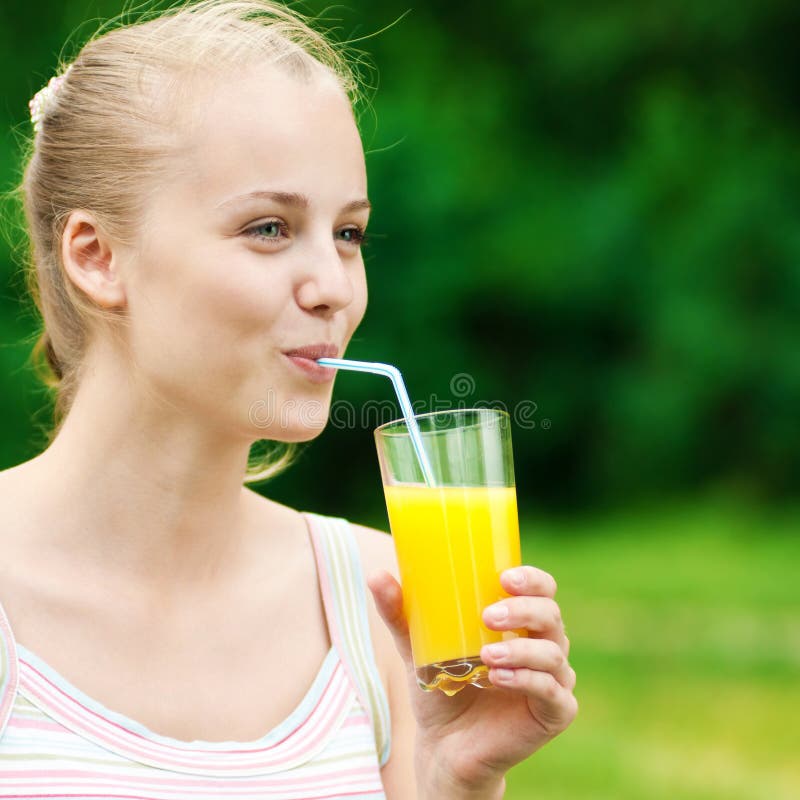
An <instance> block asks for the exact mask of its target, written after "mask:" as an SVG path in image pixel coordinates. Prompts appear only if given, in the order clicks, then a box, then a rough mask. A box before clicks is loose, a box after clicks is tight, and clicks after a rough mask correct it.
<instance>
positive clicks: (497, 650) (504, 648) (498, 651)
mask: <svg viewBox="0 0 800 800" xmlns="http://www.w3.org/2000/svg"><path fill="white" fill-rule="evenodd" d="M486 655H488V656H489V658H498V659H499V658H505V657H506V656H507V655H508V645H506V644H503V643H502V642H499V643H498V644H487V645H486Z"/></svg>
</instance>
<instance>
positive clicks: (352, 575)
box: [0, 513, 390, 800]
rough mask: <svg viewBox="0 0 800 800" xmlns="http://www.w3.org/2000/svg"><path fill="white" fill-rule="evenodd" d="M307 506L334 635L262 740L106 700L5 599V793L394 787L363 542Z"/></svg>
mask: <svg viewBox="0 0 800 800" xmlns="http://www.w3.org/2000/svg"><path fill="white" fill-rule="evenodd" d="M304 517H305V519H306V523H307V525H308V528H309V532H310V536H311V540H312V542H313V545H314V553H315V557H316V561H317V572H318V575H319V581H320V587H321V591H322V597H323V601H324V605H325V615H326V618H327V622H328V629H329V631H330V637H331V642H332V644H331V648H330V650H329V651H328V654H327V656H326V657H325V659H324V661H323V664H322V667H321V668H320V670H319V673H318V674H317V676H316V678H315V679H314V682H313V684H312V686H311V688H310V689H309V690H308V692H307V693H306V695H305V697H303V699H302V700H301V701H300V704H299V705H298V706H297V707H296V708H295V709H294V711H293V712H292V713H291V714H290V715H289V716H288V717H287V718H286V719H285V720H283V722H281V723H280V724H279V725H278V726H277V727H275V728H273V729H272V730H271V731H269V732H268V733H266V734H265V735H264V736H263V737H261V738H260V739H257V740H256V741H250V742H233V741H228V742H204V741H199V740H196V741H192V742H184V741H180V740H178V739H172V738H169V737H166V736H160V735H158V734H156V733H153V732H152V731H150V730H149V729H148V728H146V727H144V726H143V725H141V724H139V723H138V722H135V721H134V720H132V719H129V718H128V717H125V716H123V715H122V714H118V713H116V712H115V711H111V710H109V709H108V708H105V707H104V706H102V705H101V704H100V703H98V702H97V701H96V700H93V699H92V698H91V697H88V696H87V695H85V694H84V693H83V692H81V691H80V690H79V689H77V688H75V687H74V686H73V685H71V684H70V683H69V682H68V681H67V680H65V679H64V678H63V677H62V676H61V675H59V674H58V673H57V672H55V670H53V669H51V668H50V667H49V666H48V665H47V664H46V663H45V662H43V661H42V660H41V659H40V658H38V657H37V656H36V655H35V654H34V653H32V652H30V651H29V650H27V649H26V648H25V647H23V646H22V645H19V644H16V643H15V641H14V637H13V635H12V632H11V628H10V625H9V623H8V619H7V617H6V615H5V613H4V611H3V608H2V606H1V605H0V798H4V799H7V798H34V797H36V798H56V799H60V798H125V800H188V799H189V798H193V799H194V798H213V800H233V798H249V800H261V799H262V798H263V799H264V800H266V799H267V798H268V799H269V800H323V798H324V800H334V799H335V798H347V800H358V798H363V800H379V798H381V799H384V798H385V795H384V792H383V785H382V783H381V777H380V768H381V767H382V766H383V765H384V764H385V763H386V761H387V759H388V757H389V748H390V725H389V708H388V703H387V699H386V695H385V692H384V689H383V685H382V683H381V681H380V678H379V677H378V670H377V666H376V664H375V659H374V654H373V650H372V644H371V639H370V634H369V627H368V621H367V606H366V589H365V583H364V578H363V573H362V570H361V562H360V558H359V553H358V548H357V544H356V542H355V539H354V536H353V532H352V531H351V529H350V526H349V523H348V522H347V521H346V520H344V519H340V518H336V517H325V516H320V515H318V514H310V513H305V514H304ZM265 624H266V621H265ZM224 700H225V697H224V694H221V696H220V702H221V703H222V702H224Z"/></svg>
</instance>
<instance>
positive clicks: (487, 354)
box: [0, 0, 800, 800]
mask: <svg viewBox="0 0 800 800" xmlns="http://www.w3.org/2000/svg"><path fill="white" fill-rule="evenodd" d="M300 8H301V10H302V9H305V10H307V11H310V12H312V13H319V12H322V11H325V10H326V9H327V13H326V17H325V18H326V19H327V20H328V24H329V26H333V27H335V28H336V29H337V31H338V33H339V36H340V38H351V39H352V38H358V37H362V36H370V34H373V33H374V32H376V31H379V30H381V29H383V28H384V27H386V26H387V25H390V24H391V23H393V22H394V21H396V20H398V18H400V17H401V16H402V19H401V20H400V21H399V22H398V23H397V24H396V25H393V26H392V27H390V28H389V29H388V30H385V31H383V32H382V33H380V34H379V35H377V36H370V38H368V39H367V40H365V41H363V42H360V43H358V45H357V46H359V47H362V48H363V49H365V50H367V51H368V52H369V53H370V54H371V56H372V60H373V61H374V63H375V65H376V67H377V71H373V72H372V73H371V74H370V75H368V77H369V79H370V80H371V82H372V83H373V84H376V85H378V89H377V92H376V94H375V96H374V99H373V101H372V105H371V107H370V108H369V109H368V110H367V111H365V113H363V114H362V117H361V127H362V132H363V137H364V142H365V147H366V148H367V150H368V151H369V153H368V156H367V164H368V170H369V175H370V197H371V199H372V202H373V204H374V213H373V218H372V222H371V223H370V232H371V234H372V239H371V243H370V244H369V246H368V248H367V250H366V251H365V252H366V263H367V273H368V280H369V286H370V306H369V309H368V311H367V316H366V318H365V320H364V322H363V324H362V327H361V329H360V330H359V331H358V333H357V334H356V337H355V338H354V340H353V343H352V345H351V347H350V349H349V350H348V355H350V356H352V357H354V358H364V359H372V360H385V361H389V362H393V363H396V364H397V365H398V366H400V368H401V369H402V371H403V373H404V375H405V376H406V381H407V384H408V386H409V390H410V392H411V394H412V397H413V398H415V399H417V400H419V401H421V402H424V403H425V404H426V405H427V406H428V407H431V406H432V405H434V404H438V405H439V407H444V406H448V405H449V406H452V405H456V404H459V403H461V404H464V405H467V406H470V405H474V404H475V403H476V402H495V403H496V402H502V403H503V404H504V405H505V406H506V407H507V408H508V409H509V410H510V411H511V412H512V414H514V415H515V429H514V448H515V464H516V470H517V482H518V484H519V486H518V492H519V503H520V513H521V518H522V530H523V543H524V550H525V556H526V559H527V560H528V561H529V562H531V563H536V564H538V565H540V566H542V567H544V568H545V569H548V570H550V571H552V572H553V574H554V575H555V576H556V577H557V579H558V581H559V584H560V591H559V599H560V601H561V603H562V606H563V608H564V613H565V618H566V620H567V626H568V632H569V635H570V638H571V640H572V646H573V653H572V660H573V663H574V665H575V667H576V670H577V672H578V687H577V690H576V693H577V695H578V698H579V700H580V702H581V712H580V715H579V717H578V719H577V720H576V722H575V724H574V725H573V727H572V728H571V729H570V730H569V732H568V733H566V734H565V735H564V736H562V737H561V738H560V739H558V740H557V741H556V742H554V743H552V744H551V745H548V747H547V748H546V749H545V750H544V751H543V752H542V753H541V754H538V755H536V756H535V757H533V758H531V759H529V761H528V762H526V763H525V764H524V765H521V766H520V767H518V768H517V769H516V770H514V771H513V772H512V774H511V775H510V777H509V791H508V797H509V798H514V799H516V798H519V799H520V800H521V799H522V798H543V799H544V798H547V799H548V800H549V799H551V798H552V800H571V799H572V798H575V799H576V800H578V799H580V800H584V798H585V799H586V800H589V798H591V800H605V799H606V798H608V800H628V798H630V800H634V799H637V800H638V799H639V798H643V799H647V800H649V799H650V798H653V800H659V799H660V798H678V799H679V800H756V799H760V798H765V800H766V798H769V799H770V800H783V799H784V798H785V799H786V800H789V798H793V799H794V800H796V799H797V798H798V797H800V763H799V761H800V759H798V753H799V752H800V723H798V718H799V717H800V680H798V675H799V674H800V589H798V588H797V587H798V572H800V540H798V537H797V527H798V522H800V503H798V495H799V492H798V490H799V489H800V446H799V445H800V442H798V433H800V426H798V424H797V421H796V414H797V412H796V409H797V407H798V404H799V403H800V358H798V355H797V352H798V346H799V345H800V331H799V330H798V320H800V270H799V269H798V262H800V225H799V224H798V218H799V217H800V192H799V191H798V187H800V79H799V77H798V76H799V75H800V48H798V47H797V40H798V34H799V33H800V6H799V5H798V4H797V3H796V2H789V0H739V1H738V2H737V3H730V2H719V0H707V2H703V3H694V2H688V0H671V1H670V2H665V3H641V2H636V1H635V0H617V2H613V3H612V2H606V3H593V4H590V3H585V2H583V3H579V2H575V0H562V1H561V2H559V3H543V2H538V1H534V2H531V1H530V0H527V1H526V2H523V1H522V0H506V2H502V3H499V4H496V5H494V6H490V5H488V4H486V3H477V2H461V3H458V4H453V3H448V2H445V0H435V1H431V2H426V3H425V4H422V5H420V7H415V8H413V9H411V10H410V13H408V14H407V15H405V16H403V15H404V14H405V12H407V11H409V6H408V5H406V4H403V3H400V2H395V0H390V1H383V0H382V1H380V2H366V0H352V2H350V3H349V4H348V5H347V6H330V5H328V4H326V3H322V2H310V3H307V4H306V5H305V6H302V7H300ZM120 10H121V3H120V2H105V1H103V2H100V1H99V0H98V1H97V2H87V0H72V1H71V2H69V3H66V4H65V3H63V2H55V0H38V2H36V3H21V2H18V0H13V2H9V3H5V4H4V5H2V6H1V7H0V85H2V90H1V92H0V94H1V95H2V100H3V102H2V106H1V107H0V121H1V122H2V125H0V128H2V137H3V138H2V143H1V144H0V178H1V179H2V188H3V189H9V188H11V187H12V186H13V184H14V182H15V180H16V178H17V176H18V168H19V158H20V141H21V137H23V136H25V135H27V134H28V132H29V125H28V121H27V101H28V99H29V98H30V97H31V96H32V94H33V93H34V92H35V91H36V90H37V89H39V88H40V86H41V85H43V84H44V83H45V82H46V81H47V79H48V78H49V77H50V75H51V74H52V72H53V70H54V69H55V66H56V63H57V55H58V53H59V52H60V50H61V47H62V45H63V43H64V42H65V41H66V40H67V38H68V37H69V36H70V35H71V34H74V36H73V38H77V40H78V41H80V40H81V38H82V36H83V35H88V34H90V33H91V32H92V31H93V30H94V27H95V24H94V23H93V22H88V23H87V22H86V20H93V19H95V18H97V17H101V18H105V17H108V16H112V15H114V14H116V13H118V12H119V11H120ZM76 30H77V34H75V32H76ZM69 52H70V51H69V50H68V51H67V54H69ZM9 215H10V210H9V209H8V208H5V209H4V217H5V219H8V218H9ZM10 239H11V241H10V242H8V243H3V244H2V248H3V249H2V250H1V251H0V270H2V281H3V287H2V294H1V295H0V311H1V313H0V334H1V340H0V370H1V371H2V381H3V391H2V395H1V396H0V419H2V425H3V435H2V437H0V468H1V467H6V466H10V465H12V464H15V463H18V462H19V461H22V460H24V459H26V458H29V457H30V456H32V455H33V454H34V453H35V452H37V450H38V448H40V447H41V444H42V438H41V430H40V426H42V425H46V424H47V421H48V419H49V416H48V415H49V410H48V406H47V402H46V397H45V396H44V395H43V394H42V392H41V391H39V390H38V389H37V386H36V383H35V381H34V379H33V377H32V375H31V373H30V371H29V369H28V368H27V366H26V358H27V355H28V352H29V344H26V339H27V337H29V336H30V334H31V332H32V331H33V329H34V327H35V321H34V320H33V318H32V317H31V315H30V311H29V308H28V306H27V303H26V301H25V298H24V296H23V293H22V291H21V279H20V274H19V267H18V264H17V263H15V261H14V258H13V257H12V249H13V245H14V234H13V233H12V234H11V236H10ZM335 398H336V403H337V404H339V409H340V410H342V411H343V413H342V414H341V415H340V416H339V417H337V420H338V421H334V420H332V423H331V424H329V426H328V428H327V429H326V430H325V432H324V433H323V434H322V435H321V436H320V437H319V438H318V439H317V440H315V441H314V442H313V443H312V444H310V445H309V446H308V447H306V449H305V450H304V453H303V455H302V457H301V458H300V459H299V461H298V463H297V464H296V465H295V466H294V467H293V468H292V469H291V470H290V471H289V472H287V473H286V474H284V475H283V476H280V477H279V478H277V479H275V480H274V481H273V482H271V483H269V484H266V485H264V486H263V487H262V488H261V490H262V491H263V492H264V493H265V494H268V495H269V496H271V497H274V498H275V499H278V500H280V501H282V502H287V503H290V504H292V505H295V506H298V507H300V508H304V509H309V510H315V511H319V512H321V513H329V514H339V515H343V516H347V517H349V518H351V519H353V520H355V521H360V522H363V523H366V524H372V525H375V526H377V527H381V528H384V529H386V528H387V520H386V516H385V511H384V508H383V505H382V495H381V487H380V480H379V475H378V470H377V463H376V458H375V452H374V444H373V439H372V433H371V429H372V428H373V427H374V426H375V424H377V423H378V422H380V421H386V420H388V419H389V418H391V416H393V415H392V414H391V413H389V412H388V411H387V410H385V409H384V410H383V413H382V414H380V415H377V414H376V413H375V410H374V409H372V410H370V407H369V405H365V404H368V403H369V402H370V401H380V402H381V403H383V404H384V405H386V404H391V402H392V398H391V394H390V389H389V387H388V385H384V382H382V381H380V380H377V379H373V378H371V377H370V376H363V375H353V374H350V375H342V376H340V377H339V379H338V380H337V384H336V389H335ZM345 404H351V405H349V406H346V405H345ZM347 409H352V410H351V411H350V412H349V413H348V412H347V411H346V410H347ZM348 417H350V419H349V421H348V422H347V424H345V423H344V421H343V420H345V419H347V418H348Z"/></svg>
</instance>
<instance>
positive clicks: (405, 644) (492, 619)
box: [369, 566, 578, 798]
mask: <svg viewBox="0 0 800 800" xmlns="http://www.w3.org/2000/svg"><path fill="white" fill-rule="evenodd" d="M501 583H502V586H503V588H504V589H505V591H506V592H508V594H510V595H511V597H508V598H505V599H503V600H500V601H499V602H497V603H495V604H494V605H492V606H489V607H488V608H487V609H485V610H484V613H483V621H484V624H485V625H486V626H487V627H488V628H491V629H492V630H496V631H511V630H519V629H525V630H527V631H528V638H524V637H520V638H516V639H510V640H506V641H504V642H502V643H500V644H495V645H486V646H484V647H483V649H482V650H481V654H480V655H481V659H482V660H483V662H484V663H485V664H486V665H487V666H489V668H490V669H489V679H490V681H491V682H492V684H493V685H494V686H495V687H497V689H496V690H495V689H489V690H487V689H478V688H476V687H474V686H466V687H465V688H464V689H462V690H461V691H460V692H458V694H456V695H454V696H453V697H447V696H446V695H444V694H443V693H442V692H440V691H434V692H423V691H421V690H420V689H419V688H418V686H417V683H416V676H415V674H414V664H413V661H412V659H411V643H410V640H409V636H408V625H407V623H406V619H405V616H404V614H403V600H402V590H401V588H400V585H399V584H398V582H397V581H396V580H395V579H394V578H393V577H392V576H391V575H390V574H389V573H387V572H378V573H376V574H375V575H372V576H371V577H370V579H369V587H370V590H371V591H372V594H373V596H374V597H375V602H376V605H377V608H378V611H379V613H380V615H381V617H382V618H383V620H384V622H385V623H386V624H387V626H388V627H389V630H390V631H391V632H392V635H393V636H394V640H395V644H396V646H397V649H398V651H399V653H400V655H401V657H402V658H403V661H404V662H405V666H406V671H407V675H408V680H409V685H410V695H411V702H412V707H413V712H414V715H415V717H416V720H417V725H418V732H417V740H416V756H415V758H416V768H417V781H418V784H419V786H420V793H421V797H423V798H427V797H428V796H434V795H435V794H436V793H438V794H439V796H440V797H456V796H464V797H470V796H474V797H476V798H484V797H495V796H498V797H499V796H502V786H503V776H504V775H505V773H506V772H507V770H508V769H509V768H510V767H512V766H513V765H514V764H517V763H519V762H520V761H522V760H524V759H525V758H527V756H529V755H530V754H531V753H533V752H535V751H536V750H538V749H539V748H540V747H542V745H544V744H546V743H547V742H548V741H550V739H552V738H553V737H555V736H557V735H558V734H559V733H561V731H563V730H564V729H565V728H566V727H567V726H568V725H569V724H570V723H571V722H572V720H573V719H574V718H575V715H576V713H577V711H578V703H577V700H576V699H575V696H574V694H573V689H574V687H575V671H574V670H573V669H572V667H570V665H569V662H568V661H567V657H568V655H569V640H568V639H567V636H566V634H565V632H564V625H563V623H562V621H561V612H560V610H559V607H558V604H557V603H556V601H555V600H554V597H555V593H556V582H555V580H553V578H552V576H550V575H549V574H548V573H546V572H543V571H542V570H540V569H537V568H536V567H530V566H523V567H516V568H514V569H510V570H507V571H506V572H504V573H503V574H502V576H501ZM447 791H450V792H451V794H447ZM459 792H460V793H461V794H457V793H459Z"/></svg>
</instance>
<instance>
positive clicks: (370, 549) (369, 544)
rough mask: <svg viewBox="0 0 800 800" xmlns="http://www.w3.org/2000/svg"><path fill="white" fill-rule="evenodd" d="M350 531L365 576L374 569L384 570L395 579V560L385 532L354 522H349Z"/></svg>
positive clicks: (392, 546)
mask: <svg viewBox="0 0 800 800" xmlns="http://www.w3.org/2000/svg"><path fill="white" fill-rule="evenodd" d="M350 529H351V530H352V531H353V535H354V536H355V538H356V542H357V543H358V549H359V552H360V553H361V559H362V562H363V566H364V572H365V573H366V575H369V574H370V572H374V571H375V570H376V569H385V570H387V571H388V572H390V573H391V574H392V575H394V576H395V577H397V559H396V558H395V552H394V543H393V542H392V537H391V536H390V535H389V534H388V533H386V531H382V530H379V529H378V528H370V527H368V526H366V525H360V524H358V523H356V522H350Z"/></svg>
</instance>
